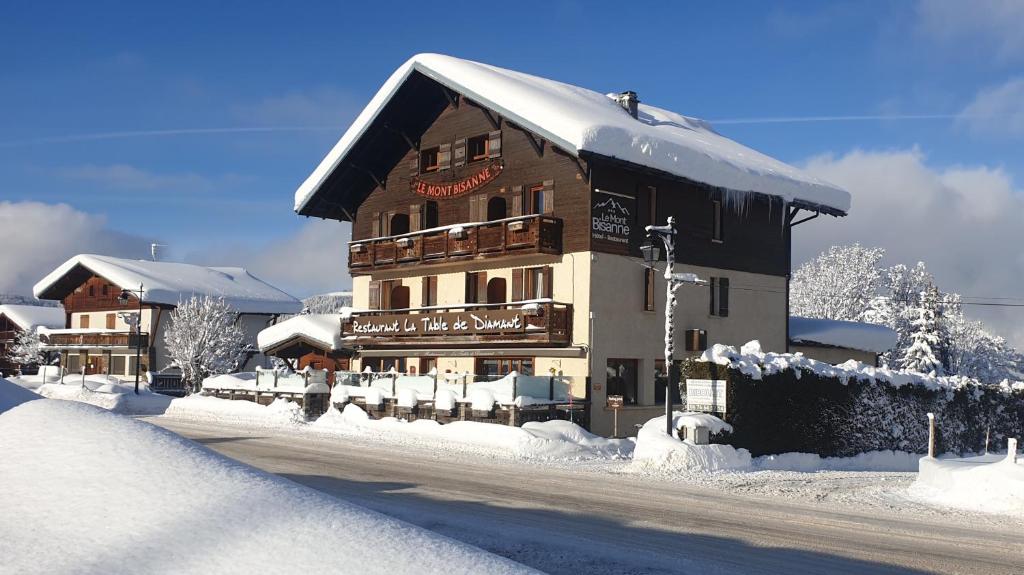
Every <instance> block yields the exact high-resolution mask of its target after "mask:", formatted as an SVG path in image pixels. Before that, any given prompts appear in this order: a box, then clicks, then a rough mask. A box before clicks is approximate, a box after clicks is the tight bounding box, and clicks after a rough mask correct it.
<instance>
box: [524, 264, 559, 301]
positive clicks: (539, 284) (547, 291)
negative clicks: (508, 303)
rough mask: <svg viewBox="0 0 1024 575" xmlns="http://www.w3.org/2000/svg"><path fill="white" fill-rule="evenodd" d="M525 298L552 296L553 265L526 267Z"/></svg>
mask: <svg viewBox="0 0 1024 575" xmlns="http://www.w3.org/2000/svg"><path fill="white" fill-rule="evenodd" d="M524 275H525V278H524V279H525V283H526V285H525V293H524V294H523V299H526V300H531V299H543V298H550V297H552V296H551V288H552V285H551V267H550V266H548V267H542V268H526V270H525V273H524Z"/></svg>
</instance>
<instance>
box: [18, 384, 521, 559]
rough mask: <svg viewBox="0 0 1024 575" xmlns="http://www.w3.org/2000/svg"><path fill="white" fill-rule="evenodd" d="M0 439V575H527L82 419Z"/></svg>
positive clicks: (477, 553)
mask: <svg viewBox="0 0 1024 575" xmlns="http://www.w3.org/2000/svg"><path fill="white" fill-rule="evenodd" d="M200 399H212V398H200ZM232 403H245V402H232ZM496 427H497V426H496ZM0 437H2V438H3V439H4V442H3V446H4V451H3V457H0V477H3V484H4V502H3V505H2V506H0V518H2V519H3V520H2V521H0V549H3V550H4V553H3V568H2V569H0V570H2V571H4V572H10V573H311V572H315V571H322V570H324V568H325V566H328V567H327V568H328V569H330V570H334V571H338V572H342V573H361V574H363V573H365V574H374V573H381V574H393V573H410V572H419V573H450V574H456V573H467V574H469V573H502V574H504V573H536V571H533V570H531V569H528V568H526V567H524V566H522V565H520V564H517V563H513V562H512V561H509V560H507V559H505V558H502V557H498V556H496V555H492V554H490V553H487V552H486V551H483V550H481V549H478V548H475V547H471V546H469V545H466V544H464V543H460V542H457V541H454V540H452V539H449V538H447V537H444V536H442V535H438V534H436V533H433V532H430V531H427V530H425V529H421V528H419V527H416V526H413V525H410V524H408V523H404V522H402V521H399V520H397V519H392V518H389V517H386V516H384V515H381V514H379V513H376V512H373V511H370V510H368V509H364V508H362V507H358V506H356V505H354V504H351V503H348V502H345V501H342V500H341V499H337V498H335V497H331V496H330V495H327V494H324V493H321V492H319V491H315V490H313V489H310V488H308V487H304V486H302V485H299V484H298V483H295V482H293V481H290V480H288V479H284V478H281V477H277V476H275V475H271V474H269V473H266V472H263V471H260V470H258V469H256V468H253V467H250V466H248V465H244V464H241V463H239V462H237V461H234V460H231V459H228V458H227V457H224V456H221V455H219V454H217V453H214V452H213V451H211V450H209V449H207V448H205V447H203V446H201V445H199V444H197V443H194V442H192V441H189V440H187V439H184V438H182V437H180V436H178V435H175V434H173V433H171V432H168V431H165V430H163V429H160V428H157V427H156V426H153V425H150V424H148V423H144V422H141V421H137V420H135V419H131V418H127V417H123V416H120V415H116V414H112V413H109V412H106V411H103V410H101V409H99V408H96V407H94V406H91V405H85V404H80V403H76V402H67V401H52V400H43V401H32V402H28V403H26V404H23V405H20V406H18V407H16V408H14V409H12V410H10V411H7V412H5V413H3V414H0ZM111 477H130V478H131V481H130V482H128V483H126V482H120V483H119V482H116V481H111Z"/></svg>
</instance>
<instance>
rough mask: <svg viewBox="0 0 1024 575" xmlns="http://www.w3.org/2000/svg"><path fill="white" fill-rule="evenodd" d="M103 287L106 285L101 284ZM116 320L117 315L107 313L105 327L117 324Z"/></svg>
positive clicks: (109, 327)
mask: <svg viewBox="0 0 1024 575" xmlns="http://www.w3.org/2000/svg"><path fill="white" fill-rule="evenodd" d="M103 287H106V286H103ZM116 321H117V316H116V315H114V314H112V313H108V314H107V329H114V328H115V327H116V326H117V324H116V323H115V322H116Z"/></svg>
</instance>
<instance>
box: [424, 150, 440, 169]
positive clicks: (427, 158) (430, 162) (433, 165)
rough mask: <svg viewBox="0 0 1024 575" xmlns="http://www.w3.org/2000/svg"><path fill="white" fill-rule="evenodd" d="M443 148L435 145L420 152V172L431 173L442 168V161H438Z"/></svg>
mask: <svg viewBox="0 0 1024 575" xmlns="http://www.w3.org/2000/svg"><path fill="white" fill-rule="evenodd" d="M440 152H441V148H440V147H439V146H438V147H433V148H428V149H426V150H423V151H422V152H420V173H421V174H429V173H432V172H436V171H438V170H440V169H441V165H440V163H438V161H437V160H438V156H439V155H440Z"/></svg>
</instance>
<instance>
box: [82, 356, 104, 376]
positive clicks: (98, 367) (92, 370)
mask: <svg viewBox="0 0 1024 575" xmlns="http://www.w3.org/2000/svg"><path fill="white" fill-rule="evenodd" d="M104 359H105V358H104V357H103V356H102V355H90V356H89V363H88V364H86V366H85V374H86V375H100V374H102V373H106V363H105V362H104V361H103V360H104Z"/></svg>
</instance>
